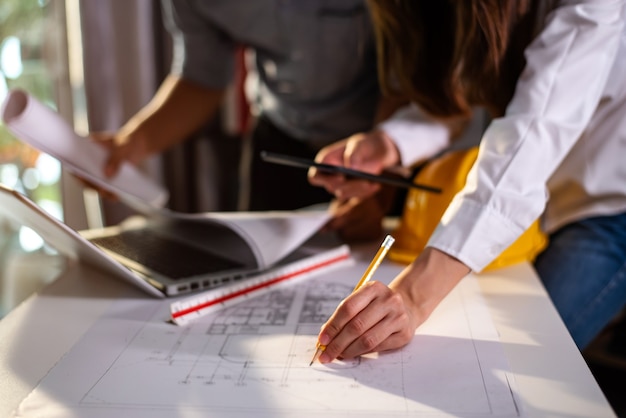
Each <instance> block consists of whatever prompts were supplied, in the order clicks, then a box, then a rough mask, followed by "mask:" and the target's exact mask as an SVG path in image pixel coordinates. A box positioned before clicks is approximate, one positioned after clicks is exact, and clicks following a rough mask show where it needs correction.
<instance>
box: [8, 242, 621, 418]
mask: <svg viewBox="0 0 626 418" xmlns="http://www.w3.org/2000/svg"><path fill="white" fill-rule="evenodd" d="M370 250H371V249H370ZM363 263H366V262H365V261H363ZM365 265H366V264H364V266H365ZM479 283H480V287H481V290H482V292H483V294H484V297H485V299H486V301H487V305H488V308H489V311H490V313H491V315H492V318H493V321H494V324H495V326H496V328H497V331H498V332H499V334H500V337H501V342H502V344H503V347H504V351H505V353H506V356H507V358H508V361H509V363H510V367H511V371H512V372H513V373H514V375H515V378H516V382H517V387H518V389H519V396H520V398H521V400H522V402H523V404H524V413H525V416H531V417H557V416H558V417H566V416H567V417H594V418H598V417H614V416H615V415H614V413H613V411H612V409H611V407H610V406H609V404H608V402H607V400H606V398H605V397H604V395H603V393H602V392H601V390H600V388H599V387H598V385H597V384H596V382H595V379H594V378H593V376H592V374H591V372H590V371H589V369H588V367H587V365H586V364H585V362H584V360H583V358H582V356H581V354H580V353H579V351H578V349H577V348H576V346H575V344H574V342H573V341H572V339H571V338H570V336H569V334H568V333H567V330H566V329H565V327H564V325H563V323H562V322H561V320H560V319H559V317H558V314H557V312H556V311H555V309H554V307H553V305H552V303H551V302H550V300H549V299H548V297H547V294H546V292H545V290H544V289H543V287H542V286H541V284H540V282H539V280H538V278H537V277H536V275H535V273H534V270H533V269H532V268H531V267H530V266H529V265H527V264H520V265H517V266H513V267H509V268H507V269H503V270H500V271H497V272H492V273H487V274H483V275H481V276H480V277H479ZM128 286H129V285H128V284H126V283H123V282H121V281H118V280H116V279H112V278H109V277H104V274H103V273H100V272H97V271H93V270H92V269H91V268H89V267H87V266H83V265H79V264H71V265H70V266H69V267H68V269H67V271H66V272H65V273H64V274H63V275H62V276H61V277H60V278H59V279H58V280H57V281H55V282H54V283H52V284H51V285H49V286H47V287H46V288H45V289H44V290H43V291H42V292H40V293H39V294H37V295H34V296H32V297H31V298H29V299H28V300H27V301H26V302H25V303H23V304H21V305H20V306H18V307H17V308H16V309H14V310H13V311H12V312H10V314H9V315H8V316H6V317H5V318H4V319H2V320H1V321H0V417H5V416H8V415H9V414H10V413H11V411H12V410H14V409H15V408H16V407H17V405H19V403H20V402H21V401H22V400H23V399H24V398H25V397H26V396H27V395H28V394H29V393H30V392H31V390H32V389H33V388H34V387H35V386H37V384H38V382H39V381H40V380H41V379H42V378H43V377H44V376H45V375H46V373H47V372H48V371H49V370H50V369H51V368H52V367H53V366H54V365H55V363H56V362H57V361H58V360H59V359H60V358H61V357H62V356H63V354H65V353H66V352H67V351H69V350H70V349H71V348H72V347H73V345H74V344H75V343H76V342H77V341H78V340H79V338H80V337H81V336H82V335H83V334H84V333H85V332H86V331H87V330H88V329H89V328H90V327H91V326H92V325H93V324H94V322H95V321H96V320H97V319H98V318H99V317H100V316H101V315H102V313H103V312H104V311H105V310H106V309H107V308H109V307H110V306H111V304H112V303H113V302H114V301H115V300H116V298H117V297H118V296H119V295H120V294H122V293H124V294H127V293H128ZM142 295H143V294H142V293H141V292H140V291H137V296H138V297H143V296H142Z"/></svg>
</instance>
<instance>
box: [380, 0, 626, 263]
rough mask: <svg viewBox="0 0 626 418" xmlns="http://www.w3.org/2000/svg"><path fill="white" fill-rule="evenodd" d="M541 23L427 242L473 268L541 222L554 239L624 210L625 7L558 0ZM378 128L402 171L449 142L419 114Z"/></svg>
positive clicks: (612, 1)
mask: <svg viewBox="0 0 626 418" xmlns="http://www.w3.org/2000/svg"><path fill="white" fill-rule="evenodd" d="M542 22H543V23H544V25H543V27H542V29H541V30H540V32H539V34H538V35H537V37H536V38H535V39H534V40H533V42H532V43H531V44H530V45H529V46H528V47H527V49H526V51H525V53H526V61H527V64H526V67H525V69H524V70H523V72H522V74H521V76H520V78H519V80H518V83H517V86H516V90H515V94H514V96H513V98H512V100H511V102H510V103H509V105H508V107H507V109H506V112H505V115H504V116H503V117H501V118H497V119H494V120H493V121H492V122H491V124H490V125H489V126H488V128H487V130H486V131H485V133H484V134H483V137H482V139H481V142H480V152H479V155H478V159H477V161H476V164H475V165H474V167H473V168H472V170H471V171H470V173H469V175H468V179H467V183H466V186H465V188H464V189H463V190H461V191H460V192H459V193H458V194H457V195H456V196H455V197H454V198H453V200H452V202H451V204H450V206H449V207H448V209H447V210H446V212H445V214H444V215H443V217H442V220H441V222H440V223H439V225H438V227H437V229H436V230H435V232H434V233H433V235H432V237H431V238H430V241H429V243H428V245H429V246H431V247H435V248H438V249H440V250H442V251H444V252H446V253H448V254H450V255H452V256H454V257H456V258H458V259H459V260H461V261H462V262H463V263H465V264H466V265H467V266H469V267H470V268H471V269H472V270H474V271H481V270H482V269H483V268H484V267H485V266H487V265H488V264H489V263H490V262H491V261H492V260H493V259H495V258H496V257H497V256H498V255H499V254H500V252H502V251H503V250H504V249H506V248H507V247H508V246H509V245H510V244H512V243H513V242H514V241H515V240H516V239H517V238H518V237H519V236H520V235H521V234H522V233H523V232H524V231H525V230H526V229H527V228H528V227H529V226H530V225H531V224H532V223H533V222H534V221H535V220H536V219H537V218H539V217H540V216H541V217H542V225H543V228H544V230H545V231H546V232H551V231H554V230H555V229H557V228H559V227H561V226H563V225H565V224H567V223H570V222H572V221H576V220H580V219H582V218H586V217H591V216H597V215H611V214H617V213H621V212H624V211H626V30H625V22H626V1H625V0H576V1H574V0H569V1H559V2H558V5H557V6H555V8H554V9H551V11H550V10H548V11H546V12H545V18H544V19H542ZM411 126H412V128H411ZM381 128H382V129H383V130H384V131H385V132H386V133H387V134H388V135H389V136H390V137H391V138H393V139H394V141H395V142H396V144H397V146H398V149H399V151H400V153H401V158H402V162H403V163H404V164H411V163H413V162H415V161H417V160H421V159H423V158H425V157H428V156H430V155H433V154H434V152H432V151H433V149H437V148H440V145H441V144H444V145H441V146H445V143H447V136H446V135H448V136H449V134H448V133H447V132H446V131H445V129H443V128H442V127H441V126H439V125H437V124H436V123H434V122H433V121H428V120H426V118H425V116H424V115H423V114H421V113H420V112H418V111H417V110H416V109H415V108H414V109H413V110H412V111H406V110H405V111H404V113H400V114H399V115H397V116H396V117H394V118H392V119H391V120H389V121H387V122H385V123H384V124H382V125H381ZM433 138H434V141H433V140H432V139H433ZM433 143H434V144H435V146H433ZM438 150H439V149H437V151H438Z"/></svg>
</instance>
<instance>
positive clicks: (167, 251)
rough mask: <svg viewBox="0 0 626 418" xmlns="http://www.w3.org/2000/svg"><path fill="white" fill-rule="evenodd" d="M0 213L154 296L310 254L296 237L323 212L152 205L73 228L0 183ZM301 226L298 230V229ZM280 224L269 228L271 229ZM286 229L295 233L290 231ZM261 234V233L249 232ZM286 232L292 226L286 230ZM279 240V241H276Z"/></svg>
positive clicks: (318, 222)
mask: <svg viewBox="0 0 626 418" xmlns="http://www.w3.org/2000/svg"><path fill="white" fill-rule="evenodd" d="M0 213H2V214H3V215H5V216H8V217H9V218H12V219H14V220H15V221H16V223H19V224H20V225H25V226H28V227H30V228H31V229H33V230H34V231H35V232H37V233H38V234H39V235H41V236H42V238H43V239H44V240H45V241H47V242H48V244H50V245H51V246H52V247H54V248H55V249H56V250H57V251H59V252H61V253H64V254H66V255H68V256H70V257H72V258H76V259H79V260H81V261H84V262H86V263H87V264H90V265H93V266H95V267H97V268H100V269H103V270H105V271H106V272H108V273H112V274H114V275H115V276H117V277H120V278H122V279H124V280H127V281H129V282H131V283H132V284H134V285H135V286H138V287H140V288H141V289H142V290H144V291H146V292H147V293H149V294H151V295H153V296H157V297H170V296H179V295H182V294H186V293H191V292H195V291H201V290H207V289H212V288H215V287H218V286H223V285H226V284H231V283H235V282H238V281H241V280H245V279H246V278H248V277H254V276H256V275H258V274H260V273H262V272H264V271H267V270H268V269H269V268H273V267H276V266H280V265H281V264H282V263H286V262H293V261H295V260H297V259H298V258H299V257H300V255H299V254H300V251H301V257H302V258H305V257H309V256H310V253H309V252H307V251H306V249H301V248H300V247H301V244H302V243H304V242H305V241H306V240H307V239H309V238H310V237H311V236H312V235H314V234H315V232H317V230H318V229H319V227H321V226H322V225H323V223H325V222H326V220H327V215H326V214H325V212H323V211H318V212H316V211H311V212H309V214H308V215H307V214H306V213H302V214H300V215H302V216H299V214H297V213H293V214H290V215H291V216H287V217H284V216H282V215H281V213H279V212H277V213H275V214H273V215H272V214H259V215H255V216H253V217H246V216H245V214H241V213H239V214H232V215H228V214H217V213H216V214H200V215H199V216H194V215H184V214H176V213H173V212H170V213H168V212H166V211H159V212H154V213H152V214H150V215H149V216H135V217H131V218H129V219H128V220H126V221H124V222H122V223H121V224H119V225H116V226H111V227H106V228H101V229H94V230H87V231H75V230H73V229H72V228H70V227H69V226H68V225H66V224H64V223H62V222H60V221H59V220H57V219H55V218H54V217H52V216H51V215H49V214H48V213H47V212H45V211H44V210H42V209H41V208H40V207H39V206H38V205H37V204H35V203H34V202H32V201H31V200H30V199H28V198H27V197H26V196H24V195H23V194H21V193H19V192H17V191H15V190H12V189H9V188H7V187H4V186H2V185H0ZM298 228H300V230H299V231H298V230H297V229H298ZM277 230H278V231H282V233H280V234H273V233H272V231H277ZM290 232H293V233H295V234H296V238H295V239H293V237H292V238H291V239H290V238H289V234H290ZM255 233H256V235H259V236H261V235H263V239H261V240H259V239H256V240H255V238H254V235H255ZM292 235H293V234H292ZM281 245H282V247H281Z"/></svg>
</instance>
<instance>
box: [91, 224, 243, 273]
mask: <svg viewBox="0 0 626 418" xmlns="http://www.w3.org/2000/svg"><path fill="white" fill-rule="evenodd" d="M90 241H91V242H92V243H94V244H96V245H98V246H99V247H102V248H105V249H108V250H109V251H112V252H114V253H117V254H119V255H121V256H123V257H126V258H128V259H130V260H132V261H135V262H136V263H138V264H141V265H143V266H145V267H147V268H148V269H150V270H153V271H155V272H158V273H160V274H162V275H163V276H166V277H169V278H170V279H173V280H176V279H184V278H188V277H192V276H198V275H203V274H210V273H213V272H221V271H227V270H232V269H239V268H242V267H243V265H241V264H239V263H237V262H234V261H230V260H226V259H224V258H222V257H219V256H217V255H215V254H212V253H210V252H208V251H203V250H202V249H200V248H197V247H194V246H191V245H188V244H186V243H184V242H181V241H177V240H175V239H172V238H168V237H166V236H163V235H160V234H157V233H155V232H154V231H151V230H149V229H129V230H125V231H122V232H121V233H119V234H117V235H112V236H107V237H98V238H94V239H91V240H90Z"/></svg>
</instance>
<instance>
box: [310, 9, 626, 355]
mask: <svg viewBox="0 0 626 418" xmlns="http://www.w3.org/2000/svg"><path fill="white" fill-rule="evenodd" d="M625 3H626V2H625V1H624V0H586V1H583V0H577V1H574V0H569V1H537V0H532V1H524V0H498V1H496V0H466V1H462V2H457V1H440V2H432V1H428V0H423V1H422V0H397V1H393V2H391V1H387V0H370V1H369V4H370V7H371V12H372V16H373V21H374V27H375V33H376V36H377V39H378V42H379V43H378V47H379V49H378V52H379V60H380V68H381V70H382V71H381V76H382V80H384V79H385V75H386V74H393V75H394V77H395V80H396V81H397V83H396V84H395V85H389V84H386V85H385V87H386V88H387V89H388V90H391V91H393V90H394V89H398V90H401V91H403V92H404V93H405V94H408V95H409V96H410V98H411V100H412V102H413V103H414V104H415V107H414V109H413V112H412V116H409V114H408V113H407V112H404V113H403V114H402V115H400V117H398V118H397V120H396V121H395V122H394V121H393V120H390V121H388V122H385V123H383V124H382V125H381V126H379V128H377V129H375V130H373V131H372V132H371V133H370V134H368V135H361V136H358V137H352V138H350V139H348V140H346V141H342V142H340V143H337V144H334V145H331V146H329V147H326V148H324V149H323V150H321V151H320V153H319V154H318V156H317V157H316V159H317V160H318V161H323V162H326V163H343V164H345V165H346V166H350V167H352V168H356V169H363V170H367V171H370V172H379V171H381V169H382V168H383V167H388V166H393V165H395V164H400V163H402V164H410V163H412V162H413V161H414V160H416V159H420V158H424V157H425V155H424V152H423V151H422V149H423V148H424V147H425V146H426V147H427V146H428V143H429V141H431V140H433V139H434V140H441V139H440V138H441V137H445V135H446V134H447V132H449V129H448V128H447V127H449V126H453V125H456V124H457V122H458V120H462V119H463V118H465V117H466V116H467V114H468V113H469V110H470V108H471V107H472V106H483V107H484V108H486V109H487V110H489V112H490V113H491V115H492V116H493V119H492V121H491V123H490V124H489V126H488V127H487V129H486V131H485V132H484V134H483V136H482V138H481V141H480V146H479V155H478V158H477V160H476V162H475V164H474V166H473V167H472V170H471V171H470V173H469V175H468V178H467V183H466V185H465V187H464V188H463V189H462V190H461V191H460V192H459V193H458V194H456V196H455V197H454V198H453V200H452V202H451V203H450V205H449V207H448V208H447V210H446V212H445V214H444V215H443V217H442V219H441V221H440V223H439V225H438V226H437V228H436V230H435V232H434V233H433V235H432V236H431V238H430V240H429V243H428V245H427V248H426V249H425V250H424V251H423V252H422V253H421V254H420V255H419V256H418V257H417V258H416V259H415V260H414V261H413V262H412V263H411V264H410V265H409V266H407V267H406V268H405V269H404V270H403V271H402V272H401V273H400V274H399V275H398V276H397V277H395V278H394V279H393V280H392V281H391V282H390V284H389V286H385V285H383V284H381V283H380V282H372V283H370V284H368V285H367V286H364V287H363V288H362V289H360V290H359V291H358V292H356V293H354V294H353V295H350V296H349V297H348V298H347V299H346V300H345V301H344V302H343V303H342V304H341V305H340V306H339V307H338V309H337V310H336V311H335V313H334V314H333V315H332V316H331V318H330V319H329V320H328V322H327V323H326V324H324V325H323V327H322V330H321V332H320V336H319V342H320V344H323V345H327V348H326V351H325V353H324V354H323V355H322V356H321V357H320V361H321V362H323V363H325V362H329V361H332V360H333V359H335V358H337V357H344V358H351V357H354V356H358V355H361V354H364V353H368V352H375V351H384V350H389V349H395V348H399V347H402V346H404V345H405V344H407V343H408V342H409V341H410V340H411V338H412V336H413V335H414V332H415V330H416V328H417V327H419V325H420V324H422V323H423V322H424V321H425V320H426V319H427V318H428V317H429V315H430V314H431V313H432V312H433V310H434V309H435V308H436V307H437V305H438V304H439V303H440V301H441V300H442V299H443V298H444V297H445V296H446V295H447V294H448V292H450V290H451V289H453V288H454V287H455V286H456V285H457V283H459V281H460V280H461V279H462V278H463V277H464V276H466V275H467V274H468V273H470V272H471V271H474V272H480V271H481V270H482V269H483V268H484V267H485V266H487V265H488V264H489V263H490V262H491V261H492V260H493V259H495V258H496V257H497V256H498V254H499V253H500V252H501V251H502V250H504V249H505V248H506V247H508V246H509V245H510V244H511V243H513V242H514V241H515V240H516V238H517V237H518V236H520V235H521V234H522V233H523V231H525V230H526V229H527V228H528V227H529V226H530V225H531V224H532V223H533V222H534V221H535V220H536V219H537V218H539V217H541V222H542V226H543V228H544V230H545V231H546V232H547V233H549V238H550V241H549V244H548V246H547V248H546V249H545V250H544V251H543V252H542V253H541V254H540V255H539V256H538V258H537V259H536V260H535V264H534V265H535V267H536V270H537V272H538V274H539V276H540V278H541V280H542V281H543V283H544V284H545V287H546V289H547V291H548V293H549V294H550V296H551V298H552V300H553V301H554V304H555V306H556V308H557V309H558V311H559V313H560V315H561V317H562V318H563V320H564V322H565V324H566V326H567V328H568V330H569V332H570V333H571V335H572V337H573V339H574V341H575V342H576V344H577V345H578V347H579V348H580V349H584V348H585V347H586V346H587V345H588V344H589V342H590V341H591V340H592V339H593V338H594V337H595V336H596V335H597V334H598V333H599V332H600V330H601V329H602V328H603V327H604V326H605V325H606V324H607V323H608V322H610V321H611V319H612V318H613V317H614V316H615V315H616V314H617V313H618V312H619V311H620V310H621V309H622V308H623V307H624V303H625V301H626V159H625V156H626V31H625V29H624V26H625V22H626V5H625ZM420 119H421V121H420ZM438 138H439V139H438ZM309 176H310V178H309V180H310V181H311V182H312V183H313V184H315V185H318V186H324V187H325V188H326V189H327V190H329V191H331V192H333V193H334V194H335V195H336V196H339V197H341V198H342V199H348V198H353V199H355V198H361V197H363V196H367V195H368V194H369V193H371V192H372V190H373V189H375V187H376V186H374V185H372V184H368V183H366V182H362V181H355V180H352V181H349V180H346V179H342V178H340V177H337V176H329V175H322V174H321V173H318V172H316V171H315V170H313V169H312V170H310V171H309Z"/></svg>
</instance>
